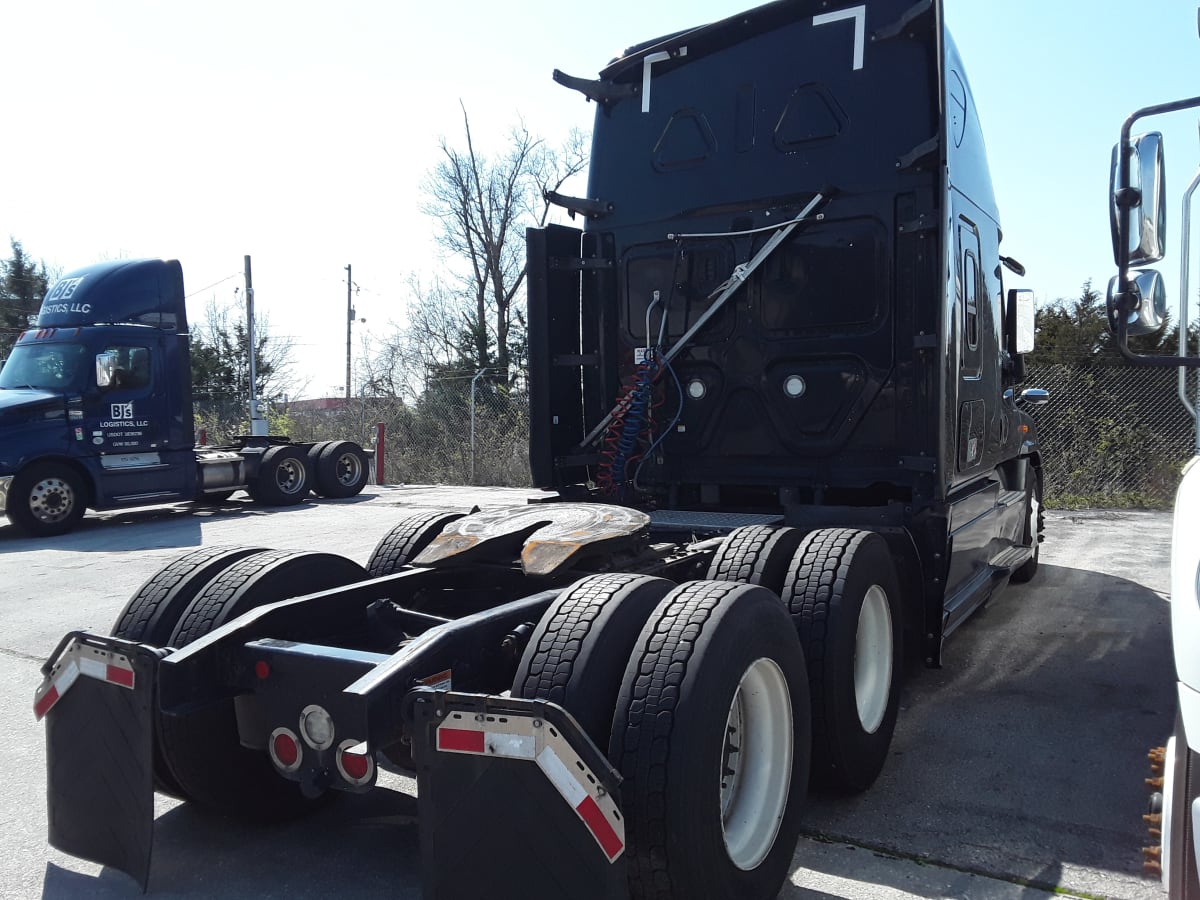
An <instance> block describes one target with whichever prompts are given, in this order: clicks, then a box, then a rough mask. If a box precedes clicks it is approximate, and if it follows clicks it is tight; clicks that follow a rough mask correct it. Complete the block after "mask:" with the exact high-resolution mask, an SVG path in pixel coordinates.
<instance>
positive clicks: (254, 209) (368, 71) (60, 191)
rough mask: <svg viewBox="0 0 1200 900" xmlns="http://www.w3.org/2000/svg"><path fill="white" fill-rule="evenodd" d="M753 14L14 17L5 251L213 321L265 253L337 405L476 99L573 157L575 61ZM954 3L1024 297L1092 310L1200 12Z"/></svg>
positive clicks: (484, 129)
mask: <svg viewBox="0 0 1200 900" xmlns="http://www.w3.org/2000/svg"><path fill="white" fill-rule="evenodd" d="M752 5H754V4H753V2H752V0H751V2H747V0H692V2H689V3H687V4H683V3H647V2H645V0H606V2H605V3H603V4H594V3H581V2H574V3H571V2H564V0H553V2H551V0H521V2H520V3H511V4H503V3H497V2H484V0H444V2H441V3H397V2H395V0H345V2H342V3H339V4H332V3H316V2H310V0H289V2H286V3H284V2H277V0H205V2H203V3H199V2H190V3H185V2H165V0H164V2H151V0H103V2H101V0H94V2H89V0H56V2H54V3H39V2H21V3H17V2H14V3H9V4H6V8H5V12H4V30H3V33H2V34H0V78H2V83H3V84H4V85H5V87H6V91H5V94H6V96H7V97H8V98H9V99H8V104H7V109H8V114H7V116H6V120H7V123H8V126H9V127H8V128H7V129H6V132H7V133H6V136H5V139H4V141H3V144H2V146H3V148H4V149H3V151H0V161H2V163H3V167H2V168H0V177H2V178H3V186H2V188H0V238H3V237H7V236H12V237H15V238H17V239H19V240H20V241H21V242H22V243H23V244H24V246H25V249H26V251H27V252H29V253H30V254H31V255H32V256H33V257H34V258H35V259H41V260H44V261H45V262H46V264H47V265H48V266H50V267H52V268H57V269H60V270H62V271H68V270H70V269H72V268H76V267H79V266H83V265H87V264H90V263H93V262H96V261H99V260H103V259H117V258H134V257H164V258H174V259H179V260H180V261H181V262H182V264H183V270H184V277H185V280H186V283H187V291H188V294H189V300H188V305H189V314H190V316H191V317H192V319H193V321H196V320H197V319H199V318H200V317H202V315H203V312H204V309H205V306H206V304H207V303H209V302H210V301H215V302H216V303H217V304H219V305H229V304H233V303H236V302H239V301H238V295H235V293H234V290H235V288H239V287H241V278H240V275H241V271H242V260H243V256H244V255H246V254H249V255H250V256H251V257H252V261H253V279H254V281H253V283H254V288H255V301H256V310H257V314H258V316H259V317H260V318H261V319H263V320H265V321H266V323H267V328H268V330H269V333H270V334H272V335H275V336H277V337H280V338H287V339H289V340H290V341H291V342H292V344H293V347H294V355H295V358H296V361H297V364H298V365H297V369H298V372H299V374H300V383H298V384H297V385H296V394H298V395H301V396H331V395H339V394H340V393H341V392H342V390H343V386H344V381H345V360H346V343H345V341H346V335H345V322H346V282H345V278H346V272H345V266H346V265H347V264H350V265H352V267H353V270H352V274H353V280H354V282H355V284H356V285H357V288H358V292H357V295H356V300H355V310H356V316H357V317H358V318H359V319H366V322H365V323H361V322H356V324H355V326H354V338H353V342H352V343H353V353H354V355H355V357H356V358H357V357H358V356H359V355H360V354H361V353H362V352H363V347H362V344H361V341H362V340H363V339H366V340H368V341H370V340H375V339H378V338H379V337H380V336H382V335H385V334H387V333H389V332H390V331H391V330H392V329H393V328H395V327H397V326H401V325H402V324H403V322H404V301H405V296H406V291H405V283H406V280H407V278H408V276H409V275H410V273H417V274H425V275H428V274H429V273H431V272H433V271H435V270H436V269H437V268H438V265H439V260H438V256H437V253H438V251H437V248H436V247H435V245H434V243H433V242H432V240H431V238H430V235H431V232H432V229H433V223H432V222H431V221H430V220H429V219H428V218H427V217H426V216H425V215H423V214H422V213H421V211H420V206H421V185H422V182H423V181H424V179H425V178H426V177H427V174H428V172H429V170H430V169H431V168H432V167H433V166H434V165H435V164H436V162H437V160H438V142H439V140H440V139H441V138H443V137H445V138H447V139H449V140H450V141H451V143H455V142H457V141H459V138H460V136H461V132H462V107H460V103H461V104H462V106H465V108H466V110H467V112H468V113H469V115H470V118H471V126H472V132H473V134H474V135H475V137H476V140H477V142H478V143H479V144H481V145H482V146H483V147H484V148H485V149H486V148H487V147H488V146H496V145H498V144H499V143H500V142H501V141H502V139H503V137H504V136H505V135H506V134H507V132H508V131H509V129H510V128H511V126H512V125H513V124H514V123H516V122H517V121H518V120H522V121H524V123H525V124H526V126H527V127H528V128H529V129H530V130H531V131H533V132H534V133H536V134H539V135H541V136H543V137H545V138H546V139H547V140H549V141H550V142H551V143H557V142H559V141H560V140H561V139H562V138H563V137H564V136H565V135H566V134H567V132H568V131H569V130H570V129H571V128H572V127H579V128H583V129H585V130H586V129H589V128H590V125H591V120H592V115H593V113H594V107H593V106H592V105H590V104H589V103H587V102H586V101H585V100H584V99H583V98H582V96H581V95H579V94H577V93H574V92H571V91H568V90H566V89H565V88H562V87H559V86H558V85H556V84H554V83H553V82H552V81H551V78H550V73H551V71H552V70H553V69H554V68H561V69H563V70H565V71H567V72H569V73H571V74H573V75H580V76H587V77H594V76H595V73H596V72H597V71H598V70H599V69H600V68H602V67H603V66H604V65H605V63H607V61H608V60H609V59H611V58H612V57H613V56H614V55H616V54H617V53H618V52H619V51H620V50H621V49H622V48H624V47H626V46H629V45H631V44H634V43H638V42H640V41H642V40H645V39H648V38H652V37H655V36H657V35H661V34H666V33H669V32H673V31H677V30H680V29H682V28H686V27H691V26H694V25H699V24H702V23H705V22H709V21H714V20H717V19H721V18H724V17H726V16H728V15H732V14H734V13H736V12H740V11H741V10H743V9H746V8H748V7H749V6H752ZM839 5H841V4H837V3H834V4H832V6H839ZM844 5H847V6H849V5H852V3H851V2H850V0H847V2H846V3H845V4H844ZM945 7H946V17H947V21H948V23H949V26H950V29H951V31H952V33H953V34H954V36H955V41H956V42H957V44H958V47H959V50H960V52H961V54H962V57H963V59H964V63H965V65H966V68H967V72H968V76H969V78H970V80H971V85H972V89H973V92H974V95H975V99H976V102H977V105H978V108H979V113H980V119H981V121H982V125H983V129H984V135H985V139H986V141H987V145H988V151H989V158H990V160H991V167H992V177H993V181H994V183H995V192H996V197H997V201H998V203H999V206H1000V214H1001V223H1002V226H1003V229H1004V235H1005V240H1004V245H1003V248H1002V249H1003V252H1005V253H1006V254H1008V255H1011V256H1013V257H1015V258H1017V259H1018V260H1020V261H1021V262H1022V263H1024V264H1025V266H1026V268H1027V270H1028V271H1027V275H1026V277H1025V278H1024V279H1019V280H1015V281H1014V280H1013V279H1012V278H1007V281H1006V286H1008V287H1025V288H1030V289H1032V290H1033V291H1034V292H1035V294H1036V296H1037V298H1038V300H1039V302H1040V303H1046V302H1050V301H1053V300H1054V299H1056V298H1060V297H1075V296H1078V294H1079V290H1080V286H1081V284H1082V283H1083V282H1084V280H1085V279H1088V278H1091V279H1094V281H1095V283H1096V285H1097V286H1098V287H1099V288H1100V289H1101V290H1102V291H1103V289H1104V287H1105V286H1106V285H1107V282H1108V279H1109V277H1110V276H1111V275H1112V274H1114V272H1115V266H1114V264H1113V260H1112V249H1111V241H1110V238H1109V233H1108V211H1107V210H1108V207H1107V192H1108V168H1109V159H1110V154H1111V150H1112V145H1113V144H1114V143H1115V141H1116V139H1117V136H1118V134H1119V131H1120V126H1121V123H1122V121H1123V119H1124V118H1125V116H1126V115H1128V114H1129V113H1130V112H1132V111H1133V110H1134V109H1136V108H1138V107H1141V106H1145V105H1148V104H1151V103H1159V102H1164V101H1167V100H1173V99H1178V98H1181V97H1186V96H1191V95H1193V94H1200V77H1197V76H1198V75H1200V38H1198V37H1197V0H1143V2H1142V3H1141V4H1138V5H1137V6H1131V5H1130V4H1128V3H1117V2H1116V0H1003V2H1002V3H1001V2H991V0H945ZM1196 120H1197V116H1196V114H1195V113H1192V114H1177V115H1176V116H1175V117H1174V119H1173V120H1163V122H1162V123H1161V124H1157V123H1156V124H1153V125H1151V126H1148V127H1153V128H1157V129H1160V130H1163V131H1164V133H1165V137H1166V148H1167V168H1168V194H1169V196H1171V197H1172V198H1173V199H1172V202H1171V206H1170V225H1169V231H1168V241H1169V243H1168V247H1169V251H1168V257H1167V260H1165V261H1164V262H1163V263H1162V264H1160V266H1159V268H1160V270H1161V271H1162V272H1163V274H1164V276H1166V283H1167V285H1168V292H1169V294H1170V296H1171V297H1172V298H1175V297H1176V296H1177V295H1178V284H1179V281H1178V271H1179V270H1178V257H1179V249H1178V240H1179V206H1178V201H1177V199H1174V198H1177V197H1178V196H1179V194H1180V192H1181V191H1182V190H1183V188H1184V187H1185V186H1186V184H1187V182H1188V181H1189V180H1190V179H1191V177H1192V175H1193V173H1194V171H1195V167H1196V165H1197V163H1198V162H1200V143H1198V141H1197V127H1196ZM567 192H568V193H571V192H574V193H577V194H582V193H584V192H585V187H584V185H582V184H576V185H574V186H573V187H572V189H570V190H568V191H567ZM1193 244H1194V246H1195V245H1200V239H1198V240H1197V241H1196V242H1193ZM6 249H7V248H6V247H5V248H4V250H6ZM2 255H7V254H6V253H4V254H2ZM1198 283H1200V277H1194V278H1193V281H1192V285H1193V293H1194V289H1195V287H1196V286H1197V284H1198Z"/></svg>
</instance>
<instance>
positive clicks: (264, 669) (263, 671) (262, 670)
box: [254, 659, 271, 681]
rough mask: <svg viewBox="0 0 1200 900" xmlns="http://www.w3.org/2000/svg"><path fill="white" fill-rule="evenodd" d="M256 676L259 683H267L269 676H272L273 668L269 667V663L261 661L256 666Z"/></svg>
mask: <svg viewBox="0 0 1200 900" xmlns="http://www.w3.org/2000/svg"><path fill="white" fill-rule="evenodd" d="M254 674H255V676H257V678H258V680H259V681H265V680H266V679H267V676H268V675H270V674H271V667H270V666H269V665H267V661H266V660H264V659H260V660H259V661H258V662H256V663H255V664H254Z"/></svg>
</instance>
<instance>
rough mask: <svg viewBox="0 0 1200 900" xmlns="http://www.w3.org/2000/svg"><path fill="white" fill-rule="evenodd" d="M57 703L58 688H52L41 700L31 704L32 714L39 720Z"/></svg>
mask: <svg viewBox="0 0 1200 900" xmlns="http://www.w3.org/2000/svg"><path fill="white" fill-rule="evenodd" d="M57 702H58V688H55V687H52V688H50V690H48V691H46V693H44V694H43V695H42V699H41V700H39V701H38V702H37V703H35V704H33V714H34V716H35V717H36V718H38V719H40V718H41V717H42V716H44V715H46V713H48V712H50V707H52V706H53V705H54V704H55V703H57Z"/></svg>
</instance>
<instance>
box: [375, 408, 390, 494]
mask: <svg viewBox="0 0 1200 900" xmlns="http://www.w3.org/2000/svg"><path fill="white" fill-rule="evenodd" d="M386 436H387V426H386V425H384V424H383V423H382V422H378V423H376V425H375V483H376V484H383V456H384V439H385V438H386Z"/></svg>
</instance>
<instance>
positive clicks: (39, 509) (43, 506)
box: [29, 478, 75, 525]
mask: <svg viewBox="0 0 1200 900" xmlns="http://www.w3.org/2000/svg"><path fill="white" fill-rule="evenodd" d="M74 508H75V492H74V491H73V490H72V489H71V486H70V485H69V484H67V482H65V481H64V480H63V479H61V478H43V479H42V480H41V481H39V482H38V483H37V484H35V485H34V486H33V489H32V490H31V491H30V492H29V511H30V512H31V513H33V515H34V517H35V518H36V519H37V520H38V521H39V522H42V523H44V524H46V525H56V524H58V523H59V522H62V521H63V520H64V519H66V518H68V517H69V516H70V515H71V511H72V510H73V509H74Z"/></svg>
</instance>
